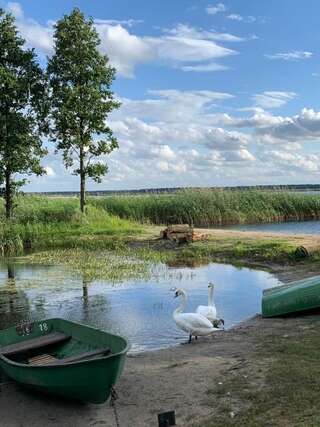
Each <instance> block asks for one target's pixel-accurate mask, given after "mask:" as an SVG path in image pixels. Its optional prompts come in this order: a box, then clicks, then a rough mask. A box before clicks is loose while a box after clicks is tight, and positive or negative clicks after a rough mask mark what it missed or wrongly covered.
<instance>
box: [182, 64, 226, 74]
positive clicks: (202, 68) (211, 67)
mask: <svg viewBox="0 0 320 427" xmlns="http://www.w3.org/2000/svg"><path fill="white" fill-rule="evenodd" d="M228 69H229V67H226V66H225V65H221V64H217V63H215V62H209V63H207V64H199V65H183V66H182V67H181V70H182V71H195V72H198V73H207V72H210V71H223V70H228Z"/></svg>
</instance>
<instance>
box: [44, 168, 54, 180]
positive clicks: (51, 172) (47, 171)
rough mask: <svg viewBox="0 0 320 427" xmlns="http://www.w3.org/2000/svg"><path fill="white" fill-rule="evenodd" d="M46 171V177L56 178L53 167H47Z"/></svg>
mask: <svg viewBox="0 0 320 427" xmlns="http://www.w3.org/2000/svg"><path fill="white" fill-rule="evenodd" d="M44 170H45V171H46V175H47V176H49V177H54V176H56V173H55V171H54V170H53V168H52V167H51V166H45V167H44Z"/></svg>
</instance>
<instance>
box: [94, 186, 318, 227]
mask: <svg viewBox="0 0 320 427" xmlns="http://www.w3.org/2000/svg"><path fill="white" fill-rule="evenodd" d="M90 202H91V203H92V204H93V205H95V206H96V207H99V208H103V209H105V210H106V211H107V212H109V213H110V214H112V215H118V216H119V217H120V218H127V219H132V220H135V221H139V222H141V223H152V224H183V223H189V224H194V225H195V226H204V227H206V226H210V225H227V224H243V223H259V222H279V221H292V220H298V221H299V220H305V219H315V218H320V197H319V196H317V195H310V194H299V193H290V192H280V191H279V192H276V191H258V190H247V191H227V190H185V191H179V192H177V193H166V194H147V195H132V196H130V195H129V196H128V195H127V196H106V197H101V198H91V200H90Z"/></svg>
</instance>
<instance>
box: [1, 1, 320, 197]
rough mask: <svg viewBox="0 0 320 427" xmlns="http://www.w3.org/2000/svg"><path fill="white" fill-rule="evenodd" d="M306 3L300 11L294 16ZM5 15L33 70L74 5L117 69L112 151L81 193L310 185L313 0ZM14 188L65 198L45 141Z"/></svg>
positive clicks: (123, 5)
mask: <svg viewBox="0 0 320 427" xmlns="http://www.w3.org/2000/svg"><path fill="white" fill-rule="evenodd" d="M306 4H307V7H306ZM0 6H1V7H3V8H5V9H6V10H8V11H10V12H11V13H13V14H14V16H15V17H16V24H17V26H18V29H19V30H20V32H21V34H22V36H23V37H24V38H25V40H26V43H27V45H28V46H29V47H34V48H35V50H36V52H37V54H38V57H39V61H40V63H41V65H42V66H45V64H46V60H47V59H46V58H47V57H48V56H49V57H50V55H52V52H53V41H52V34H53V26H54V23H55V22H56V21H57V20H58V19H59V18H61V17H62V16H63V15H64V14H68V13H70V12H71V10H72V9H73V8H74V7H79V8H80V9H81V10H82V11H83V12H84V13H85V15H86V16H92V17H93V19H94V21H95V26H96V29H97V31H98V33H99V35H100V39H101V46H100V49H101V52H102V53H104V54H107V55H108V57H109V60H110V63H111V65H113V66H114V67H115V68H116V70H117V76H116V80H115V82H114V84H113V88H112V89H113V91H114V93H115V95H116V97H117V99H119V100H120V102H121V107H120V108H119V109H118V110H117V111H115V112H113V113H112V114H110V116H109V117H108V118H107V123H108V124H109V125H110V127H111V128H112V129H113V131H114V133H115V135H116V136H117V138H118V141H119V149H118V150H116V151H114V152H113V153H112V154H111V155H110V156H107V157H106V158H103V160H104V161H106V162H107V163H108V165H109V173H108V174H107V175H106V176H105V177H104V179H103V182H102V183H101V184H95V183H93V182H90V181H89V182H88V189H89V190H98V189H100V190H112V189H114V190H117V189H139V188H155V187H183V186H224V185H227V186H236V185H262V184H276V185H280V184H297V183H318V182H319V171H320V105H319V104H320V97H319V94H320V92H319V88H320V62H319V54H320V51H319V46H320V43H319V41H320V40H319V39H320V30H319V24H318V21H319V15H320V2H319V1H318V0H308V2H307V3H306V2H301V1H300V0H299V1H298V0H281V1H279V0H268V1H257V0H251V1H248V0H228V1H223V2H215V1H211V2H210V1H204V0H175V1H172V0H162V1H161V2H159V1H150V0H131V1H129V0H117V2H115V1H111V0H95V1H88V0H79V1H77V2H75V1H71V0H51V1H50V2H43V1H40V0H23V1H20V2H19V3H18V2H4V1H2V0H0ZM44 143H45V145H46V146H47V147H48V149H49V154H48V156H47V157H46V158H44V159H43V162H42V163H43V165H44V166H45V168H46V170H47V175H46V176H44V177H40V178H36V177H32V176H31V177H29V181H30V182H29V184H28V185H27V186H26V187H25V190H26V191H55V190H77V189H78V186H79V183H78V178H77V177H75V176H73V175H72V174H71V173H70V171H67V170H65V168H64V166H63V164H62V161H61V158H60V157H59V156H57V155H56V154H55V153H54V146H53V145H52V143H51V142H50V141H46V140H45V141H44Z"/></svg>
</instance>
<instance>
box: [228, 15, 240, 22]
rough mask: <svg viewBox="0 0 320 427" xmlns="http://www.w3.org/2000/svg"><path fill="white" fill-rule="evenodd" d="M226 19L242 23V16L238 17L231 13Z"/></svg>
mask: <svg viewBox="0 0 320 427" xmlns="http://www.w3.org/2000/svg"><path fill="white" fill-rule="evenodd" d="M227 18H228V19H231V20H232V21H243V16H241V15H238V14H236V13H231V14H230V15H228V16H227Z"/></svg>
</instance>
